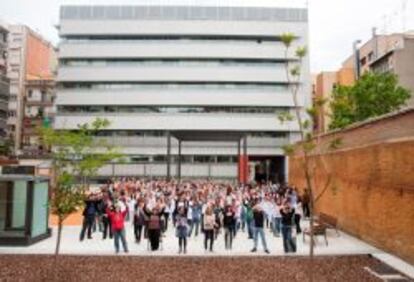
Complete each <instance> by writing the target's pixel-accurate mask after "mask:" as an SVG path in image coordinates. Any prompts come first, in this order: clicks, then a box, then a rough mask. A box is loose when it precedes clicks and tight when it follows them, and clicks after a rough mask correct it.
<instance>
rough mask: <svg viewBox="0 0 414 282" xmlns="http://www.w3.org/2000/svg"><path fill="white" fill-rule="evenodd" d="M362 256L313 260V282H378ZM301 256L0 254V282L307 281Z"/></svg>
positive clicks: (370, 262)
mask: <svg viewBox="0 0 414 282" xmlns="http://www.w3.org/2000/svg"><path fill="white" fill-rule="evenodd" d="M379 264H381V262H380V261H378V260H376V259H374V258H372V257H369V256H367V255H364V256H336V257H333V256H326V257H316V258H315V267H314V271H313V273H314V281H318V282H320V281H381V280H379V279H377V278H375V277H373V276H372V275H371V274H369V273H368V272H367V271H365V270H364V269H363V268H364V267H365V266H369V267H375V266H378V265H379ZM307 267H308V259H307V258H304V257H265V256H263V257H190V256H187V257H185V256H181V257H178V256H174V257H148V256H147V257H139V256H134V257H132V256H119V257H115V256H60V257H59V259H58V261H57V264H56V265H55V264H54V257H53V256H47V255H2V256H1V257H0V281H77V282H79V281H100V282H101V281H174V282H177V281H289V282H292V281H307V277H308V274H307V273H306V269H307Z"/></svg>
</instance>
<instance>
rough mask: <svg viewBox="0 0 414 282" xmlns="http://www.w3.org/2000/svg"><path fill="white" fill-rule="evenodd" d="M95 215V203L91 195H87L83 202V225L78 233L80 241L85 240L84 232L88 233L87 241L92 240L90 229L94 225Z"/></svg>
mask: <svg viewBox="0 0 414 282" xmlns="http://www.w3.org/2000/svg"><path fill="white" fill-rule="evenodd" d="M96 214H97V209H96V201H95V199H94V198H93V196H92V195H89V196H88V198H87V199H86V201H85V209H84V210H83V213H82V215H83V224H82V230H81V233H80V238H79V239H80V241H83V239H85V233H86V230H87V232H88V239H92V228H93V225H94V223H95V217H96Z"/></svg>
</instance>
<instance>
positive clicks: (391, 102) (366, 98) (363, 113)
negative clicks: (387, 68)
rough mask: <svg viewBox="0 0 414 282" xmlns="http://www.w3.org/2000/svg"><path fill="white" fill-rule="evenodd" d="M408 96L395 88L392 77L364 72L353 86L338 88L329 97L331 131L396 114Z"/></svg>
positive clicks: (400, 88) (396, 79) (395, 84)
mask: <svg viewBox="0 0 414 282" xmlns="http://www.w3.org/2000/svg"><path fill="white" fill-rule="evenodd" d="M409 98H410V92H409V91H408V90H407V89H405V88H403V87H401V86H399V85H398V77H397V76H396V75H395V74H393V73H389V72H386V73H375V72H367V73H365V74H364V75H363V76H362V77H361V79H360V80H358V81H357V82H356V84H355V85H354V86H338V87H336V88H335V89H334V91H333V93H332V102H331V104H330V107H331V111H332V121H331V123H330V125H329V128H330V129H340V128H344V127H346V126H348V125H350V124H352V123H355V122H359V121H364V120H367V119H369V118H372V117H376V116H380V115H384V114H387V113H390V112H392V111H396V110H398V109H400V108H401V107H402V106H404V105H405V103H406V101H407V100H408V99H409Z"/></svg>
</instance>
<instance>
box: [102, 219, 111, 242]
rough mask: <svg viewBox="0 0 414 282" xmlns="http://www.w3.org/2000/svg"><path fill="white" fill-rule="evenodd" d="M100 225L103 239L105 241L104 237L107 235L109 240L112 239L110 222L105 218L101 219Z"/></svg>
mask: <svg viewBox="0 0 414 282" xmlns="http://www.w3.org/2000/svg"><path fill="white" fill-rule="evenodd" d="M102 224H103V231H102V232H103V239H106V236H108V234H109V238H111V239H112V236H113V234H112V226H111V221H110V220H109V218H108V217H107V216H104V217H102Z"/></svg>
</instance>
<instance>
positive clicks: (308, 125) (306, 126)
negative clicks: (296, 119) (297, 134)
mask: <svg viewBox="0 0 414 282" xmlns="http://www.w3.org/2000/svg"><path fill="white" fill-rule="evenodd" d="M310 124H311V122H310V120H308V119H307V120H305V121H304V122H303V123H302V126H303V128H304V129H309V127H310Z"/></svg>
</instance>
